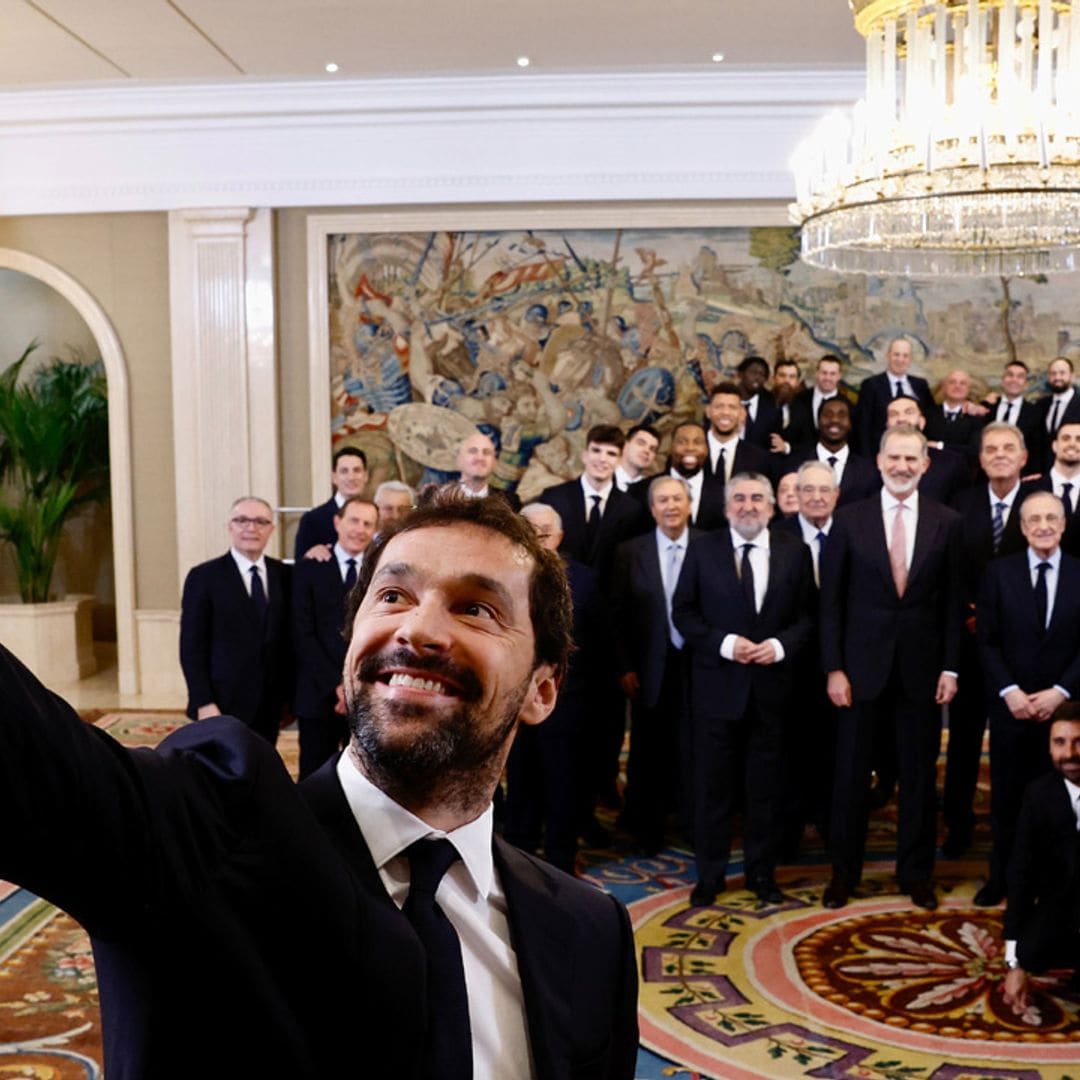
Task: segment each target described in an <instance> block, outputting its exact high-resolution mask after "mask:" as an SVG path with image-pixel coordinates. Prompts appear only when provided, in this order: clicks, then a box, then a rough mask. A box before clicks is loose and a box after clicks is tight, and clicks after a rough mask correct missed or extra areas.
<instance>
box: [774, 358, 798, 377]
mask: <svg viewBox="0 0 1080 1080" xmlns="http://www.w3.org/2000/svg"><path fill="white" fill-rule="evenodd" d="M782 367H793V368H794V369H795V370H796V371H798V370H799V365H798V363H797V362H796V361H795V360H777V361H776V363H775V364H773V374H774V375H775V374H776V373H777V372H778V371H779V370H780V369H781V368H782Z"/></svg>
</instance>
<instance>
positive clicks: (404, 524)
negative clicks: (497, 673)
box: [342, 429, 621, 681]
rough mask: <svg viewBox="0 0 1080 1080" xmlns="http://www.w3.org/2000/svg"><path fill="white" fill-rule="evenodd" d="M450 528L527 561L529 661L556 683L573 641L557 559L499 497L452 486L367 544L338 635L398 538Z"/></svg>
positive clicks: (347, 631) (348, 632) (348, 628)
mask: <svg viewBox="0 0 1080 1080" xmlns="http://www.w3.org/2000/svg"><path fill="white" fill-rule="evenodd" d="M616 430H618V429H616ZM620 434H621V432H620ZM453 525H475V526H476V527H477V528H481V529H487V530H489V531H490V532H493V533H497V534H498V535H499V536H504V537H506V539H507V540H509V541H510V542H511V543H512V544H515V545H516V546H518V547H521V548H524V549H525V552H526V554H528V556H529V557H530V558H531V559H532V561H533V569H532V573H531V574H530V576H529V620H530V622H531V623H532V628H533V637H534V639H535V648H534V653H533V659H534V663H535V664H536V665H537V666H539V665H540V664H550V665H551V666H552V668H554V670H555V677H556V678H557V679H558V680H560V681H561V680H562V677H563V675H564V674H565V672H566V665H567V662H568V660H569V658H570V652H571V650H572V649H573V641H574V637H573V628H574V610H573V603H572V601H571V599H570V586H569V584H568V583H567V578H566V569H565V567H564V565H563V561H562V558H561V557H560V556H559V555H557V554H556V553H555V552H554V551H548V550H547V549H546V548H543V547H541V546H540V541H539V540H537V538H536V530H535V529H534V528H533V527H532V525H530V524H529V522H528V521H527V520H526V519H525V518H523V517H522V516H521V515H520V514H515V513H514V511H513V510H512V509H511V508H510V504H509V503H508V502H507V501H506V499H504V498H502V497H501V496H499V495H488V496H485V497H484V498H482V499H474V498H468V497H467V496H465V495H463V494H462V492H461V490H460V488H459V486H458V485H457V484H449V485H446V486H444V487H442V488H439V489H436V490H435V491H434V492H432V493H431V495H430V497H429V498H428V500H427V501H426V502H424V503H423V504H422V505H421V506H418V507H417V508H416V509H415V510H413V511H412V513H411V514H408V515H407V516H406V517H405V518H403V519H402V520H400V521H397V522H394V524H393V525H391V526H389V527H388V528H387V529H386V530H385V531H384V532H383V533H381V534H380V535H379V537H378V538H377V539H375V540H373V541H372V543H371V545H370V546H369V547H368V549H367V551H366V552H365V553H364V561H363V563H362V565H361V568H360V573H359V574H358V575H357V578H356V585H355V586H354V587H353V589H352V592H350V593H349V598H348V601H347V602H346V605H345V625H344V627H343V629H342V634H343V636H344V637H345V639H346V640H349V638H351V636H352V624H353V620H354V619H355V618H356V612H357V609H358V608H359V607H360V603H361V601H362V600H363V599H364V596H365V595H366V594H367V591H368V588H369V586H370V585H371V579H372V577H373V576H374V574H375V570H376V569H377V568H378V565H379V560H380V558H381V557H382V553H383V551H384V550H385V549H386V545H387V544H388V543H389V542H390V541H391V540H392V539H393V538H394V537H395V536H398V535H400V534H401V533H407V532H414V531H416V530H417V529H440V528H442V529H445V528H449V527H451V526H453Z"/></svg>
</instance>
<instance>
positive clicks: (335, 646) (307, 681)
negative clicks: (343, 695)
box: [292, 558, 360, 718]
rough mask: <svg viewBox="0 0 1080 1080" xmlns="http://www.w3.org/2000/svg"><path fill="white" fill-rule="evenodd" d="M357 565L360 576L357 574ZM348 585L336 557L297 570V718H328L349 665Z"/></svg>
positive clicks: (310, 562) (294, 612) (305, 562)
mask: <svg viewBox="0 0 1080 1080" xmlns="http://www.w3.org/2000/svg"><path fill="white" fill-rule="evenodd" d="M359 570H360V567H359V560H358V562H357V572H358V573H359ZM345 597H346V592H345V582H344V581H343V580H342V577H341V569H340V567H339V566H338V561H337V559H336V558H332V559H330V560H329V561H328V562H319V561H318V560H316V559H301V560H300V561H299V562H298V563H297V564H296V565H295V566H294V567H293V597H292V617H293V647H294V649H295V650H296V692H295V693H294V695H293V713H294V715H296V716H304V717H312V718H314V717H320V716H326V715H328V714H329V713H330V712H331V711H332V710H333V708H334V705H335V703H336V701H337V694H336V693H335V690H336V688H337V686H338V684H339V683H340V682H341V671H342V667H343V666H344V664H345V639H344V638H343V637H342V635H341V628H342V625H343V623H344V621H345Z"/></svg>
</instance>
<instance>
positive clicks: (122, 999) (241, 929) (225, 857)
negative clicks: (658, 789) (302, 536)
mask: <svg viewBox="0 0 1080 1080" xmlns="http://www.w3.org/2000/svg"><path fill="white" fill-rule="evenodd" d="M350 506H351V504H349V503H348V501H346V503H345V504H344V505H343V506H342V507H340V508H339V515H338V516H339V517H342V516H344V517H346V518H347V517H348V511H349V509H350ZM263 519H266V520H263ZM270 527H271V520H270V518H269V508H268V507H266V506H265V505H264V504H263V503H262V502H261V501H259V500H254V499H243V500H240V501H239V502H238V503H237V504H236V505H235V506H234V507H233V512H232V518H231V520H230V531H231V533H232V535H233V538H234V543H235V545H236V546H237V548H238V549H240V548H242V549H244V550H248V551H249V552H250V553H251V554H252V555H253V554H255V552H254V547H255V546H256V537H258V538H259V540H260V541H261V542H263V544H264V541H262V538H263V537H264V536H265V535H266V534H268V532H269V529H270ZM264 546H265V544H264ZM248 558H249V562H250V563H251V564H252V565H253V566H254V567H255V572H254V573H251V572H250V571H249V570H248V567H247V565H246V564H244V566H243V569H244V574H243V575H242V574H240V573H238V572H237V569H238V568H239V567H240V563H239V561H238V560H237V559H235V558H234V555H233V554H231V553H230V554H228V555H226V556H225V557H224V560H222V564H223V569H222V570H221V575H222V576H221V581H220V583H219V586H220V589H221V590H226V589H229V588H232V586H233V584H235V590H234V591H236V592H237V593H238V594H242V595H243V599H245V600H250V599H252V593H255V592H257V590H258V586H257V585H254V584H252V585H251V592H248V588H247V586H246V584H245V582H247V581H251V582H254V581H255V580H256V579H259V580H262V579H261V578H260V577H259V561H260V560H259V559H257V558H250V557H248ZM230 564H231V565H230ZM225 570H228V571H229V573H231V574H232V578H230V577H228V575H227V574H225ZM214 572H215V571H214V569H213V568H210V569H206V570H202V571H200V573H199V574H197V575H196V578H195V580H194V582H190V581H189V586H190V598H191V599H193V600H197V599H199V598H200V594H202V593H203V592H204V591H205V590H207V589H209V590H213V589H214V587H215V581H214V580H213V579H212V576H213V574H214ZM233 578H235V582H233ZM202 579H206V580H202ZM262 584H263V588H264V590H265V588H266V583H265V581H262ZM270 585H271V594H270V595H271V596H272V593H273V586H274V579H273V578H272V577H271V579H270ZM267 599H268V600H269V597H268V598H267ZM571 618H572V614H571V602H570V596H569V591H568V588H567V584H566V574H565V571H564V569H563V563H562V560H561V559H560V558H559V557H557V556H556V555H555V554H554V553H552V552H551V551H548V550H546V549H545V548H544V547H542V546H541V544H540V543H539V541H538V539H537V537H536V535H535V533H534V530H533V528H532V526H531V525H530V524H529V523H528V522H527V521H526V520H525V519H524V518H522V517H521V516H520V515H518V514H515V513H514V512H513V511H512V510H511V509H510V507H509V506H508V505H507V503H506V502H505V501H504V500H501V499H495V498H481V499H469V498H467V497H465V496H464V495H463V494H462V493H460V492H452V493H451V494H450V495H449V496H447V497H446V498H435V499H433V500H431V501H430V502H429V503H428V504H426V505H424V506H421V507H419V508H417V509H416V510H414V511H413V512H411V513H410V514H409V515H408V516H407V517H406V518H405V519H404V520H402V521H401V522H400V523H398V524H397V525H396V526H394V527H393V528H391V529H388V530H385V531H383V532H382V533H381V534H380V535H379V536H378V537H377V538H376V539H375V540H373V541H372V542H371V544H370V545H369V546H368V548H367V549H366V551H365V558H364V559H363V561H362V564H361V566H360V568H359V571H358V575H357V581H356V584H355V587H354V588H353V589H352V591H351V592H350V596H349V605H348V608H347V610H346V612H345V619H344V622H345V625H346V626H347V627H348V628H349V642H348V646H347V650H346V655H345V659H344V663H343V666H342V669H341V672H340V673H339V676H338V677H339V678H340V680H341V682H342V684H343V696H344V704H345V712H346V716H347V722H348V729H349V740H348V747H347V750H346V752H345V753H343V754H341V755H340V756H339V757H337V758H336V759H334V760H331V761H328V762H327V763H326V764H325V765H323V766H322V767H321V768H320V769H319V770H318V771H316V772H315V773H314V774H312V775H311V776H309V777H308V778H307V779H305V780H304V781H302V782H301V783H300V784H299V785H294V784H293V783H292V781H291V780H290V778H289V776H288V774H287V773H286V771H285V769H284V767H283V765H282V762H281V760H280V758H279V757H278V756H277V754H276V753H275V752H274V750H273V749H272V748H271V747H270V746H268V745H267V743H266V740H264V739H260V738H259V737H258V736H257V735H255V734H254V733H253V732H252V730H251V727H250V726H249V725H248V724H245V723H242V722H240V721H238V720H236V719H232V718H229V717H213V718H208V719H206V720H204V721H203V722H201V723H195V724H191V725H188V726H186V727H184V728H181V729H180V730H179V731H177V732H176V733H174V734H173V735H171V736H170V737H169V738H168V739H167V740H166V741H165V742H164V743H163V744H162V745H161V746H160V747H159V748H158V749H157V750H155V751H148V750H145V749H143V750H137V751H129V750H126V749H124V748H123V747H121V746H119V744H117V743H116V742H114V741H113V740H112V739H111V738H110V736H108V735H107V734H106V733H104V732H103V731H101V730H100V729H96V728H94V727H92V726H91V725H86V724H84V723H82V721H81V720H80V719H79V717H78V716H77V714H76V713H75V712H74V711H73V710H72V709H71V708H70V707H69V706H67V705H66V704H65V703H64V702H63V701H62V700H61V699H60V698H58V697H56V696H55V695H53V694H51V693H49V692H48V691H47V690H46V689H45V688H44V687H42V686H41V685H40V684H39V683H38V682H37V681H36V680H35V679H34V678H33V676H32V675H30V673H29V672H27V671H26V670H25V669H24V668H23V667H22V666H21V665H20V664H19V663H18V661H17V660H15V659H14V658H13V657H12V656H11V655H10V654H9V653H8V652H7V651H6V650H3V649H2V648H0V695H2V697H3V708H2V709H0V749H2V752H0V814H3V816H4V820H5V821H6V822H7V823H8V825H9V828H6V829H5V830H4V837H3V839H0V875H2V876H3V877H4V878H6V879H8V880H11V881H15V882H18V883H20V884H23V885H25V886H26V887H28V888H30V889H32V890H34V891H35V892H37V893H38V894H39V895H41V896H43V897H45V898H47V899H49V900H51V901H53V902H55V903H57V904H58V905H59V906H60V907H62V908H64V909H65V910H66V911H69V912H70V913H71V914H72V915H73V916H75V917H76V918H77V919H79V921H80V922H82V924H83V925H84V926H85V927H86V929H87V930H88V931H89V933H90V935H91V939H92V942H93V946H94V953H95V960H96V964H97V973H98V980H99V986H100V989H101V1005H102V1017H103V1029H104V1045H105V1057H106V1070H107V1072H108V1074H109V1076H111V1077H116V1078H118V1080H127V1078H130V1080H141V1078H143V1077H148V1076H153V1077H157V1078H161V1080H170V1078H173V1077H181V1076H189V1075H193V1074H195V1073H198V1072H205V1071H206V1062H207V1061H213V1063H214V1064H213V1069H214V1071H215V1072H216V1073H221V1074H223V1075H224V1074H225V1073H228V1074H230V1075H231V1074H237V1075H241V1074H242V1075H258V1076H285V1075H288V1076H295V1077H310V1078H312V1080H315V1078H321V1077H326V1076H333V1075H346V1074H348V1075H365V1076H390V1075H394V1076H404V1077H412V1078H417V1080H420V1078H423V1080H466V1078H471V1077H473V1076H511V1075H512V1076H515V1077H527V1078H528V1077H534V1078H537V1080H562V1078H564V1077H568V1076H590V1077H597V1078H604V1080H630V1078H631V1077H632V1076H633V1072H634V1064H635V1061H636V1053H637V1022H636V977H635V960H634V947H633V938H632V933H631V929H630V923H629V919H628V917H627V914H626V911H625V909H624V908H623V907H622V905H621V904H620V903H619V902H618V901H616V900H614V899H613V898H612V897H610V896H608V895H606V894H604V893H603V892H601V891H599V890H597V889H595V888H593V887H592V886H590V885H587V884H585V883H582V882H579V881H577V880H575V879H574V878H572V877H570V876H568V875H565V874H563V873H561V872H559V871H558V870H556V869H553V868H551V867H550V866H548V865H547V864H546V863H543V862H540V861H539V860H537V859H534V858H531V857H530V856H528V855H526V854H523V853H522V852H520V851H518V850H516V849H515V848H513V847H512V846H510V845H509V844H506V843H504V842H503V841H502V840H501V839H500V838H498V837H496V836H494V835H493V831H492V794H493V792H494V790H495V787H496V785H497V784H498V782H499V777H500V775H501V774H502V772H503V769H504V766H505V763H506V760H507V756H508V754H509V752H510V748H511V744H512V742H513V740H514V736H515V733H516V732H517V730H518V728H519V726H522V727H525V728H529V729H531V728H534V727H536V726H537V725H540V724H541V723H542V722H543V721H544V720H545V719H546V718H547V717H548V715H549V714H550V713H551V712H552V710H553V709H554V708H555V706H556V702H557V698H558V692H559V687H560V684H561V683H562V681H563V679H564V674H565V671H566V667H567V662H568V658H569V654H570V651H571V646H572V623H571ZM238 629H239V617H238ZM248 632H250V629H249V630H248ZM214 661H215V658H214V657H211V660H210V678H211V680H212V679H213V676H214V675H215V674H216V671H217V669H216V668H215V667H214ZM212 686H213V688H212V690H210V691H209V692H208V693H207V694H206V695H202V696H200V698H198V699H197V700H198V701H199V707H200V708H202V707H203V705H207V706H209V705H213V706H214V707H215V708H216V709H217V710H220V711H224V710H226V709H230V708H231V709H235V708H237V707H238V706H243V705H244V692H243V689H242V688H238V689H235V691H234V688H232V687H231V686H230V687H228V688H226V687H225V686H224V684H212ZM226 689H228V690H229V692H230V693H232V692H235V694H236V695H238V696H236V697H226V692H225V691H226ZM202 697H206V700H205V701H203V700H202ZM163 931H164V932H166V933H167V934H168V937H169V941H170V948H169V949H167V950H163V949H161V947H160V937H161V933H162V932H163ZM343 972H345V973H347V977H346V978H344V980H343V978H342V973H343ZM320 987H322V988H326V987H334V988H335V989H334V992H333V993H321V992H315V991H316V990H317V989H318V988H320Z"/></svg>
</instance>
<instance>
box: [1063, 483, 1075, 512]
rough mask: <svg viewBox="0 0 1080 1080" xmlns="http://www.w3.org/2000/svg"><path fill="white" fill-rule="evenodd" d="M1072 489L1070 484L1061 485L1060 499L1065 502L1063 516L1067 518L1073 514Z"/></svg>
mask: <svg viewBox="0 0 1080 1080" xmlns="http://www.w3.org/2000/svg"><path fill="white" fill-rule="evenodd" d="M1072 489H1073V486H1072V484H1062V485H1061V501H1062V502H1063V503H1064V504H1065V516H1066V517H1067V518H1070V517H1072V514H1073V501H1072Z"/></svg>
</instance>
